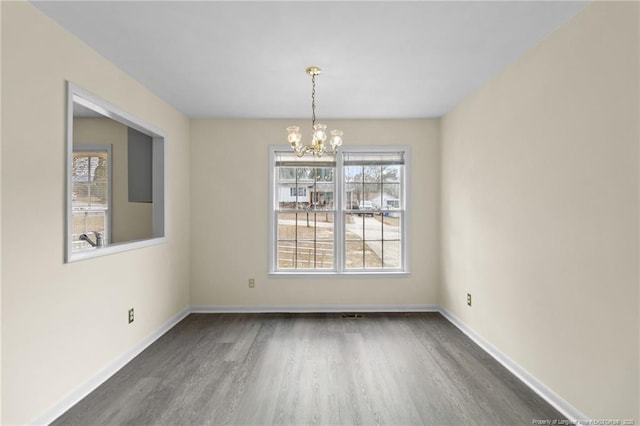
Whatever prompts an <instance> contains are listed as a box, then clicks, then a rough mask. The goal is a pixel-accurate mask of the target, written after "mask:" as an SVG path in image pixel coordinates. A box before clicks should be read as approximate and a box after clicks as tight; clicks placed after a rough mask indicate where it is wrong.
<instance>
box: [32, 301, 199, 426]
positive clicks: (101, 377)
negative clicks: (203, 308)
mask: <svg viewBox="0 0 640 426" xmlns="http://www.w3.org/2000/svg"><path fill="white" fill-rule="evenodd" d="M190 312H191V310H190V308H189V307H188V306H187V307H186V308H184V309H183V310H182V311H180V312H178V313H177V314H176V315H174V316H173V317H172V318H170V319H169V320H168V321H166V322H165V323H164V324H162V326H160V328H158V329H157V330H156V331H154V332H153V333H151V334H150V335H148V336H147V337H145V338H144V339H142V340H141V341H140V342H139V343H138V344H136V345H135V346H134V347H133V348H131V350H129V351H128V352H127V353H125V354H124V355H122V356H120V357H118V358H117V359H115V360H114V361H113V362H111V363H110V364H109V365H107V366H106V367H105V368H104V369H102V371H100V372H98V374H96V375H95V376H93V377H92V378H90V379H89V380H87V381H86V382H85V383H83V384H82V385H80V386H78V387H77V388H76V389H74V390H73V391H71V392H70V393H69V394H68V395H67V396H65V397H64V398H62V400H60V402H58V403H57V404H55V405H54V406H53V407H51V408H50V409H49V410H47V411H46V412H45V413H44V414H42V415H41V416H39V417H38V418H36V419H35V420H33V421H32V422H30V423H29V424H32V425H48V424H49V423H51V422H53V421H54V420H55V419H57V418H58V417H60V416H61V415H62V414H64V413H65V412H66V411H67V410H69V409H70V408H71V407H73V406H74V405H75V404H77V403H78V402H79V401H80V400H81V399H82V398H84V397H85V396H87V395H89V394H90V393H91V392H92V391H93V390H95V389H96V388H97V387H98V386H100V385H101V384H102V383H104V382H105V381H106V380H107V379H108V378H110V377H111V376H113V375H114V374H115V373H117V372H118V370H120V369H121V368H122V367H124V366H125V365H126V364H127V363H128V362H129V361H131V360H132V359H133V358H135V357H136V356H138V355H139V354H140V352H142V351H143V350H145V349H146V348H147V347H148V346H149V345H151V344H152V343H153V342H155V341H156V340H158V338H160V337H161V336H162V335H163V334H164V333H166V332H167V331H169V330H170V329H171V328H172V327H173V326H175V325H176V324H178V323H179V322H180V321H182V320H183V319H184V318H185V317H186V316H187V315H189V313H190Z"/></svg>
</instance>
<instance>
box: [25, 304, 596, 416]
mask: <svg viewBox="0 0 640 426" xmlns="http://www.w3.org/2000/svg"><path fill="white" fill-rule="evenodd" d="M331 312H439V313H440V314H442V316H444V317H445V318H446V319H447V320H448V321H449V322H451V323H452V324H453V325H454V326H456V327H457V328H458V329H460V331H462V332H463V333H464V334H466V335H467V336H468V337H469V338H470V339H471V340H473V341H474V342H475V343H476V344H477V345H478V346H480V347H481V348H482V349H483V350H484V351H485V352H487V353H488V354H489V355H491V356H492V357H493V358H494V359H495V360H496V361H498V362H499V363H500V364H502V365H503V366H504V367H505V368H506V369H507V370H509V371H510V372H511V373H512V374H513V375H515V376H516V377H518V378H519V379H520V380H522V382H524V383H525V384H526V385H527V386H528V387H529V388H531V390H533V391H534V392H535V393H536V394H538V395H539V396H540V397H541V398H542V399H544V400H545V401H547V402H548V403H549V404H551V405H552V406H553V407H554V408H555V409H556V410H558V411H559V412H560V413H562V414H563V415H564V416H565V417H566V418H567V419H568V420H569V421H571V422H574V423H575V422H576V421H581V422H585V421H587V419H588V417H587V416H585V415H584V414H583V413H581V412H580V411H579V410H577V409H576V408H575V407H573V406H572V405H571V404H569V403H568V402H567V401H565V400H564V399H563V398H562V397H560V396H559V395H557V394H556V393H555V392H554V391H552V390H551V389H550V388H549V387H547V386H546V385H545V384H544V383H542V382H541V381H539V380H538V379H537V378H535V377H534V376H533V375H532V374H531V373H529V372H528V371H526V370H525V369H524V368H522V367H521V366H520V365H518V364H517V363H516V362H514V361H513V360H512V359H511V358H509V357H508V356H506V355H505V354H504V353H503V352H501V351H500V350H499V349H498V348H496V347H495V346H493V345H492V344H491V343H489V342H488V341H486V340H485V339H484V338H483V337H482V336H480V335H479V334H478V333H476V332H475V331H474V330H473V329H471V328H469V327H468V326H467V325H466V324H464V323H463V322H462V321H460V320H459V319H458V318H457V317H456V316H455V315H453V314H452V313H451V312H449V311H448V310H447V309H445V308H443V307H441V306H439V305H317V306H311V305H309V306H295V305H276V306H253V305H194V306H191V307H187V308H185V309H183V310H182V311H180V312H179V313H178V314H176V315H174V316H173V317H172V318H170V319H169V320H168V321H167V322H165V323H164V324H163V325H162V326H161V327H160V328H158V330H156V331H155V332H153V333H151V334H150V335H149V336H147V337H146V338H144V339H143V340H142V341H141V342H140V343H138V344H137V345H136V346H134V347H133V348H132V349H131V350H130V351H128V352H127V353H126V354H124V355H122V356H121V357H118V358H117V359H116V360H114V361H113V362H112V363H110V364H109V365H108V366H107V367H105V368H104V369H103V370H102V371H100V372H99V373H98V374H96V375H95V376H94V377H92V378H91V379H89V380H88V381H87V382H85V383H84V384H82V385H81V386H79V387H78V388H76V389H75V390H73V391H72V392H71V393H69V394H68V395H67V396H66V397H64V398H63V399H62V400H61V401H60V402H58V403H57V404H56V405H54V406H53V407H52V408H51V409H49V410H47V411H46V412H45V413H44V414H43V415H41V416H39V417H38V418H37V419H35V420H34V421H33V422H31V423H30V424H33V425H48V424H49V423H51V422H53V421H54V420H55V419H57V418H58V417H59V416H61V415H62V414H64V413H65V412H66V411H67V410H68V409H70V408H71V407H73V406H74V405H75V404H76V403H78V402H79V401H80V400H81V399H82V398H84V397H85V396H87V395H88V394H89V393H91V392H92V391H93V390H94V389H96V388H97V387H98V386H100V385H101V384H102V383H104V382H105V381H106V380H107V379H108V378H109V377H111V376H112V375H114V374H115V373H116V372H117V371H118V370H120V369H121V368H122V367H124V366H125V365H126V364H127V363H128V362H129V361H131V360H132V359H133V358H135V357H136V356H137V355H138V354H140V352H142V351H143V350H145V349H146V348H147V347H148V346H149V345H151V344H152V343H153V342H155V341H156V340H157V339H158V338H160V337H161V336H162V335H163V334H164V333H166V332H167V331H169V330H170V329H171V328H172V327H173V326H175V325H176V324H177V323H179V322H180V321H182V320H183V319H184V318H185V317H186V316H187V315H189V314H190V313H331Z"/></svg>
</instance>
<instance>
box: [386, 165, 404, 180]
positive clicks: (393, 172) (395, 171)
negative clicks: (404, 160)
mask: <svg viewBox="0 0 640 426" xmlns="http://www.w3.org/2000/svg"><path fill="white" fill-rule="evenodd" d="M382 181H383V182H400V166H385V167H383V168H382Z"/></svg>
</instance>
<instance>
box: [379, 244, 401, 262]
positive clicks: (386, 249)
mask: <svg viewBox="0 0 640 426" xmlns="http://www.w3.org/2000/svg"><path fill="white" fill-rule="evenodd" d="M401 255H402V251H401V250H400V241H385V242H384V245H383V250H382V256H383V261H384V265H383V266H384V267H385V268H399V267H400V265H402V262H401V261H400V259H401Z"/></svg>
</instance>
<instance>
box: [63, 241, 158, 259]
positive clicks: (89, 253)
mask: <svg viewBox="0 0 640 426" xmlns="http://www.w3.org/2000/svg"><path fill="white" fill-rule="evenodd" d="M166 241H167V238H166V237H156V238H151V239H148V240H140V241H132V242H127V243H119V244H113V245H107V246H105V247H100V248H91V249H88V250H82V251H76V252H73V253H71V255H70V256H69V258H67V259H66V262H65V263H73V262H78V261H80V260H86V259H93V258H96V257H102V256H108V255H110V254H115V253H122V252H125V251H130V250H137V249H141V248H144V247H151V246H155V245H158V244H163V243H165V242H166Z"/></svg>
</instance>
